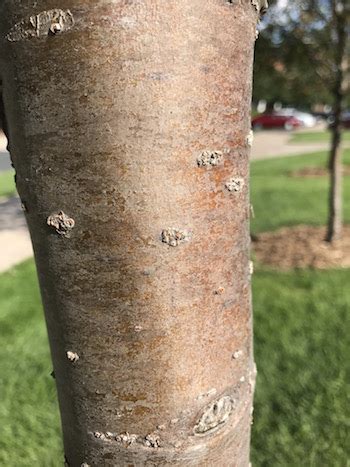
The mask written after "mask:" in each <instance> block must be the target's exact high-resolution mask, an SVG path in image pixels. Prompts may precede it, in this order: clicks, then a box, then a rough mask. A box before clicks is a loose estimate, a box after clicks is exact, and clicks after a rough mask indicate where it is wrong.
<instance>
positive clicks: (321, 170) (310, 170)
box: [289, 165, 350, 178]
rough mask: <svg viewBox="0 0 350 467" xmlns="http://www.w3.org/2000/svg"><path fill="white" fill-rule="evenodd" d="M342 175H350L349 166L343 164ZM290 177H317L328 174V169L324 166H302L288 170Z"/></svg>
mask: <svg viewBox="0 0 350 467" xmlns="http://www.w3.org/2000/svg"><path fill="white" fill-rule="evenodd" d="M343 175H345V176H347V175H350V166H348V165H344V166H343ZM289 176H290V177H301V178H317V177H327V176H329V171H328V170H327V169H326V168H325V167H304V168H302V169H299V170H293V171H291V172H289Z"/></svg>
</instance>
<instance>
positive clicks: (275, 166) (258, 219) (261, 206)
mask: <svg viewBox="0 0 350 467" xmlns="http://www.w3.org/2000/svg"><path fill="white" fill-rule="evenodd" d="M343 160H344V163H345V164H349V165H350V149H346V150H344V156H343ZM326 161H327V153H326V152H317V153H313V154H307V155H301V156H292V157H281V158H277V159H269V160H261V161H255V162H254V163H253V164H252V167H251V176H252V179H251V200H252V204H253V207H254V213H255V218H254V219H252V222H251V229H252V232H253V233H259V232H264V231H269V230H275V229H277V228H279V227H282V226H291V225H298V224H311V225H322V224H326V220H327V197H328V183H329V181H328V176H325V177H319V178H312V179H310V178H302V177H291V176H290V172H292V171H294V170H298V169H301V168H303V167H326ZM343 186H344V218H345V221H346V222H348V223H349V222H350V177H349V176H347V177H344V183H343Z"/></svg>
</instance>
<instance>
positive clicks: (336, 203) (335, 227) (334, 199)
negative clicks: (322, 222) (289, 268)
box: [326, 92, 343, 242]
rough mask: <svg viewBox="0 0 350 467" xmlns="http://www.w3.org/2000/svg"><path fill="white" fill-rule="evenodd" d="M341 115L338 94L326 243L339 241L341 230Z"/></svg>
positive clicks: (333, 127) (330, 162)
mask: <svg viewBox="0 0 350 467" xmlns="http://www.w3.org/2000/svg"><path fill="white" fill-rule="evenodd" d="M341 114H342V96H341V93H340V92H339V93H338V94H337V96H336V99H335V111H334V124H333V126H332V142H331V150H330V155H329V175H330V183H329V211H328V229H327V236H326V240H327V242H333V241H336V240H339V239H340V237H341V234H342V228H343V196H342V181H343V174H342V171H343V168H342V157H341V153H342V151H341Z"/></svg>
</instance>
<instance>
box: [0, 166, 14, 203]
mask: <svg viewBox="0 0 350 467" xmlns="http://www.w3.org/2000/svg"><path fill="white" fill-rule="evenodd" d="M14 173H15V172H14V170H6V171H5V172H1V173H0V198H3V197H7V196H14V195H15V194H16V186H15V182H14V179H13V176H14Z"/></svg>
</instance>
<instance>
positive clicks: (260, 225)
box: [0, 151, 350, 467]
mask: <svg viewBox="0 0 350 467" xmlns="http://www.w3.org/2000/svg"><path fill="white" fill-rule="evenodd" d="M346 160H347V162H350V151H348V153H347V155H346ZM325 161H326V155H325V154H324V155H322V154H318V155H311V156H300V157H290V158H283V159H276V160H269V161H262V162H260V161H259V162H255V163H254V164H253V166H252V201H253V203H254V205H255V211H256V218H255V220H254V222H253V226H254V228H255V230H256V231H262V230H268V229H270V228H277V227H278V226H280V225H285V224H288V223H290V224H292V223H299V222H300V219H302V220H303V221H305V222H308V221H309V220H310V219H311V220H312V222H314V223H322V221H323V218H324V215H325V210H324V207H323V203H324V200H325V196H326V194H325V193H326V189H327V186H326V185H327V182H326V181H322V180H318V179H302V180H300V181H297V180H295V179H290V177H288V172H289V171H290V170H296V169H298V168H302V167H305V166H310V165H315V164H316V165H319V164H321V165H323V164H325ZM299 191H300V193H299ZM346 193H347V195H346V196H347V198H346V199H349V198H348V188H346ZM347 209H348V208H347ZM315 211H316V213H315ZM346 212H347V219H349V217H350V216H349V214H350V213H349V212H348V211H346ZM349 283H350V270H343V271H337V270H333V271H322V272H317V271H311V270H310V271H292V272H289V273H280V272H276V271H268V270H264V269H261V268H260V269H259V268H258V269H257V271H256V272H255V274H254V278H253V291H254V315H255V318H254V319H255V358H256V362H257V367H258V379H257V388H256V398H255V416H254V419H255V421H254V425H253V437H252V460H253V465H254V466H266V467H270V466H276V467H277V466H278V467H280V466H281V467H284V466H293V467H294V466H295V467H299V466H311V467H319V466H327V467H328V466H332V467H333V466H335V467H338V466H339V467H343V466H349V465H350V443H349V442H348V440H349V437H350V400H349V398H350V396H349V395H350V387H349V384H350V359H349V355H350V339H349V336H348V334H349V329H350V322H349V321H350V314H349V309H350V287H349ZM0 328H1V336H0V339H1V341H0V345H1V351H0V368H1V372H0V378H1V387H0V391H1V392H0V394H1V405H0V420H1V423H0V432H1V435H0V465H1V466H2V465H4V466H6V467H7V466H9V467H12V466H16V467H31V466H35V467H36V466H39V467H46V466H49V467H56V466H57V467H59V466H61V465H62V456H63V455H62V448H61V441H60V428H59V417H58V409H57V403H56V393H55V388H54V381H53V380H52V379H51V377H50V376H49V375H50V372H51V363H50V358H49V351H48V344H47V339H46V331H45V325H44V320H43V315H42V310H41V305H40V298H39V293H38V288H37V281H36V276H35V271H34V265H33V261H32V260H30V261H27V262H25V263H23V264H21V265H19V266H17V267H16V268H14V269H12V270H11V271H9V272H7V273H5V274H2V275H0Z"/></svg>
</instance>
